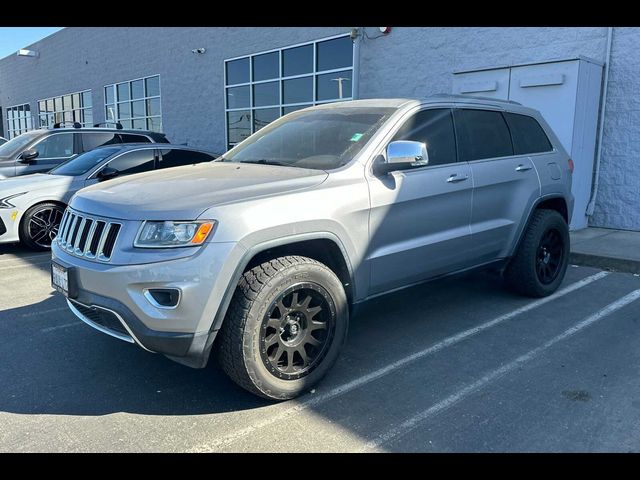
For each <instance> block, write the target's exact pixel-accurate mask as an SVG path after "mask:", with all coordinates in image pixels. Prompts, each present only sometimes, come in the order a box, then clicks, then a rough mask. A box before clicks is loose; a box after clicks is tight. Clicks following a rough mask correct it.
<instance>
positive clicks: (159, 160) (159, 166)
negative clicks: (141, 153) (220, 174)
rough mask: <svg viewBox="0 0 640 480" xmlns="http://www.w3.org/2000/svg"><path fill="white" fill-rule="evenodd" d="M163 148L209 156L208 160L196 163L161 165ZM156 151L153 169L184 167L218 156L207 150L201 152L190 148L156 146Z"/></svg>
mask: <svg viewBox="0 0 640 480" xmlns="http://www.w3.org/2000/svg"><path fill="white" fill-rule="evenodd" d="M164 150H171V151H176V150H177V151H180V152H189V153H192V154H199V155H207V156H209V157H211V158H210V159H209V160H203V161H201V162H197V163H195V164H194V163H185V164H184V165H173V166H170V167H163V166H162V159H163V158H164V153H163V151H164ZM156 151H157V152H158V154H157V155H156V168H155V170H164V169H165V168H176V167H185V166H189V165H197V164H198V163H206V162H212V161H213V160H215V159H216V158H218V156H216V155H214V154H213V153H208V152H202V151H200V150H191V149H188V148H166V147H165V148H161V147H160V148H157V149H156Z"/></svg>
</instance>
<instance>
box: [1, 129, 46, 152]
mask: <svg viewBox="0 0 640 480" xmlns="http://www.w3.org/2000/svg"><path fill="white" fill-rule="evenodd" d="M40 135H42V132H41V131H31V132H26V133H23V134H22V135H18V136H17V137H14V138H12V139H11V140H9V141H8V142H7V143H4V144H2V145H0V157H13V156H14V155H15V154H16V153H18V152H20V150H22V149H23V148H24V147H26V146H27V145H28V144H29V143H30V142H32V141H33V140H35V139H36V138H38V137H39V136H40Z"/></svg>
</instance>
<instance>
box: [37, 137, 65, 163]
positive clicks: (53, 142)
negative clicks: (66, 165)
mask: <svg viewBox="0 0 640 480" xmlns="http://www.w3.org/2000/svg"><path fill="white" fill-rule="evenodd" d="M34 148H35V149H36V150H37V151H38V160H40V159H42V158H66V157H70V156H71V155H73V133H57V134H55V135H50V136H48V137H47V138H45V139H44V140H42V141H41V142H40V143H38V144H37V145H36V146H35V147H34Z"/></svg>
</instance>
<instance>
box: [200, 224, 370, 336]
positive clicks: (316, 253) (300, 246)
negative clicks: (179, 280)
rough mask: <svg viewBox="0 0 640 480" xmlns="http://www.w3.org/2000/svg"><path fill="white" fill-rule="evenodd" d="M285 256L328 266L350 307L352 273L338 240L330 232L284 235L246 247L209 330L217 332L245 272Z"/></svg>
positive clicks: (351, 301) (352, 297) (347, 258)
mask: <svg viewBox="0 0 640 480" xmlns="http://www.w3.org/2000/svg"><path fill="white" fill-rule="evenodd" d="M285 255H300V256H304V257H309V258H312V259H314V260H317V261H319V262H321V263H323V264H325V265H327V267H329V268H330V269H331V270H332V271H333V272H334V273H335V274H336V275H337V277H338V278H339V279H340V282H341V283H342V285H343V286H344V289H345V293H346V295H347V300H348V302H349V305H350V306H351V305H353V299H354V298H357V297H355V288H356V287H355V285H354V281H353V280H354V272H353V268H352V265H351V262H350V260H349V256H348V254H347V250H346V249H345V247H344V245H343V244H342V242H341V241H340V239H339V238H338V237H337V236H336V235H335V234H333V233H331V232H313V233H306V234H299V235H293V236H287V237H283V238H278V239H274V240H270V241H267V242H263V243H260V244H257V245H254V246H253V247H251V248H249V249H248V250H247V251H246V252H245V254H244V255H243V257H242V260H241V261H240V262H239V263H238V266H237V267H236V270H235V271H234V274H233V276H232V277H231V279H230V281H229V285H227V289H226V290H225V293H224V295H223V297H222V301H221V302H220V307H219V308H218V311H217V313H216V316H215V318H214V321H213V323H212V325H211V331H212V332H213V331H217V330H219V329H220V327H221V326H222V322H223V321H224V318H225V316H226V314H227V309H228V308H229V304H230V303H231V297H233V293H234V291H235V289H236V286H237V285H238V282H239V281H240V278H241V277H242V274H243V273H244V272H246V271H247V270H248V269H250V268H253V267H254V266H256V265H259V264H260V263H262V262H264V261H266V260H269V259H271V258H276V257H281V256H285Z"/></svg>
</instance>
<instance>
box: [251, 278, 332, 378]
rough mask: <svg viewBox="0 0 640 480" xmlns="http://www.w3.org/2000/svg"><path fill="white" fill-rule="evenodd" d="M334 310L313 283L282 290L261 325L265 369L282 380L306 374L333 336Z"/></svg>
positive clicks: (261, 345) (324, 292)
mask: <svg viewBox="0 0 640 480" xmlns="http://www.w3.org/2000/svg"><path fill="white" fill-rule="evenodd" d="M335 318H336V308H335V305H334V304H333V300H332V299H331V296H330V295H329V294H328V292H327V291H326V290H325V289H324V288H323V287H322V286H320V285H318V284H315V283H299V284H296V285H292V286H290V287H289V288H287V289H286V290H285V291H283V292H282V293H281V294H280V295H279V296H278V297H277V298H276V299H275V300H274V301H273V302H272V303H271V305H270V307H269V309H268V310H267V313H266V315H265V317H264V319H263V322H262V330H261V335H260V354H261V357H262V361H263V363H264V365H265V367H267V369H268V370H269V371H270V372H271V373H272V374H273V375H275V376H277V377H278V378H281V379H283V380H295V379H299V378H302V377H304V376H306V375H309V374H310V373H311V372H312V371H313V370H314V369H315V368H316V367H317V366H318V365H319V364H320V363H321V362H322V359H323V358H324V357H325V355H326V353H327V350H328V347H329V346H330V345H331V341H332V339H333V336H334V330H335Z"/></svg>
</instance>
